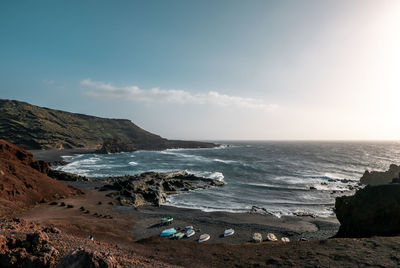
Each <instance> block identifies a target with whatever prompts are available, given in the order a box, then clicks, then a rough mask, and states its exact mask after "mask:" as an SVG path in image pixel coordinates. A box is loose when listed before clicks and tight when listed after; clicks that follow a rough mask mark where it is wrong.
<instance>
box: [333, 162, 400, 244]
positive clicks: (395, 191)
mask: <svg viewBox="0 0 400 268" xmlns="http://www.w3.org/2000/svg"><path fill="white" fill-rule="evenodd" d="M399 169H400V167H399V166H396V165H390V168H389V170H388V171H385V172H376V171H372V172H368V171H366V172H365V173H364V175H363V176H362V178H361V180H360V182H361V183H362V184H367V186H366V187H365V188H363V189H360V190H358V191H357V192H356V193H355V194H354V195H353V196H342V197H337V198H336V203H335V213H336V217H337V219H338V220H339V222H340V228H339V231H338V233H337V237H370V236H376V235H378V236H395V235H400V184H399V182H400V178H399V176H400V174H399Z"/></svg>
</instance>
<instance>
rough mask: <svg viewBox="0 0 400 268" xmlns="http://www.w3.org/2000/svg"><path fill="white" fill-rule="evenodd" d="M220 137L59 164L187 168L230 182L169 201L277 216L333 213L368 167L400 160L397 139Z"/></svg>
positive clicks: (82, 168) (101, 169) (90, 172)
mask: <svg viewBox="0 0 400 268" xmlns="http://www.w3.org/2000/svg"><path fill="white" fill-rule="evenodd" d="M217 143H219V144H222V145H221V146H220V147H218V148H211V149H172V150H165V151H137V152H134V153H119V154H109V155H97V154H83V155H75V156H65V157H64V158H65V160H66V161H68V162H70V163H69V164H67V165H65V166H59V167H56V169H59V170H63V171H67V172H72V173H76V174H80V175H85V176H89V177H104V176H121V175H125V174H138V173H142V172H146V171H160V172H162V171H175V170H186V171H188V172H190V173H194V174H196V175H199V176H204V177H209V178H214V179H218V180H221V181H224V182H225V183H226V185H225V186H224V187H215V188H211V189H207V190H194V191H190V192H185V193H181V194H178V195H171V196H169V198H168V201H167V203H166V205H170V206H176V207H184V208H195V209H201V210H203V211H230V212H248V211H250V209H251V208H252V206H257V207H260V208H263V209H265V211H267V212H268V213H272V214H274V215H276V216H277V217H281V216H283V215H298V214H312V215H315V216H321V217H329V216H333V215H334V213H333V207H334V204H335V197H337V196H340V195H351V194H353V193H354V190H350V189H349V185H352V186H354V185H356V184H357V183H358V181H359V179H360V177H361V176H362V174H363V173H364V171H365V170H367V169H368V170H377V171H384V170H387V169H388V168H389V165H390V164H392V163H395V164H400V143H399V142H217ZM344 179H346V180H349V181H348V182H345V181H343V180H344ZM310 187H313V188H315V189H313V190H312V189H310Z"/></svg>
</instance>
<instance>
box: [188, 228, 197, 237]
mask: <svg viewBox="0 0 400 268" xmlns="http://www.w3.org/2000/svg"><path fill="white" fill-rule="evenodd" d="M195 233H196V232H195V231H194V230H193V229H190V230H188V231H187V232H186V237H191V236H194V234H195Z"/></svg>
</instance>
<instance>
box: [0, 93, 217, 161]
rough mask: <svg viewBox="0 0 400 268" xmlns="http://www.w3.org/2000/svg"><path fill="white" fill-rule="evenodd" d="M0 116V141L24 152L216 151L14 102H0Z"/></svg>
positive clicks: (118, 122) (121, 123) (126, 125)
mask: <svg viewBox="0 0 400 268" xmlns="http://www.w3.org/2000/svg"><path fill="white" fill-rule="evenodd" d="M0 114H1V117H0V138H1V139H5V140H8V141H10V142H12V143H14V144H16V145H18V146H20V147H22V148H24V149H27V150H34V149H70V148H90V149H97V148H101V147H102V146H103V144H106V146H105V147H104V146H103V148H102V151H103V152H104V153H108V152H121V151H124V152H128V151H135V150H163V149H168V148H206V147H215V144H212V143H204V142H194V141H175V140H167V139H164V138H162V137H160V136H158V135H155V134H152V133H150V132H148V131H146V130H144V129H142V128H140V127H138V126H136V125H135V124H133V123H132V122H131V121H129V120H124V119H107V118H100V117H95V116H89V115H84V114H75V113H69V112H64V111H58V110H52V109H48V108H42V107H38V106H34V105H31V104H28V103H25V102H19V101H13V100H3V99H0ZM110 148H111V149H112V150H111V151H109V150H110Z"/></svg>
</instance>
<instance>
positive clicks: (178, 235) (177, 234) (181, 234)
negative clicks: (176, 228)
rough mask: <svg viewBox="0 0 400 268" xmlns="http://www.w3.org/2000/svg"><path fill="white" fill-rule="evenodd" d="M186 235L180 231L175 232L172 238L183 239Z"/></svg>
mask: <svg viewBox="0 0 400 268" xmlns="http://www.w3.org/2000/svg"><path fill="white" fill-rule="evenodd" d="M184 236H185V233H182V232H179V233H176V234H174V236H173V237H172V238H173V239H176V240H181V239H182V238H183V237H184Z"/></svg>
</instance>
